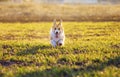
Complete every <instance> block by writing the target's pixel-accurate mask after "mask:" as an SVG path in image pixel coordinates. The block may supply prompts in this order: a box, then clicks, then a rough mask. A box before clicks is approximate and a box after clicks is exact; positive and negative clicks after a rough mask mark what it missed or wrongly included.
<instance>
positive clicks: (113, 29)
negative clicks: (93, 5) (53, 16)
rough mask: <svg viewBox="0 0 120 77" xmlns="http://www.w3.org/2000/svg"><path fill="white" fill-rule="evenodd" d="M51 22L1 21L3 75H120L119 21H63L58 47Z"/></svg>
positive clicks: (43, 76)
mask: <svg viewBox="0 0 120 77" xmlns="http://www.w3.org/2000/svg"><path fill="white" fill-rule="evenodd" d="M51 25H52V23H51V22H41V23H0V77H88V76H89V77H120V22H64V23H63V25H64V29H65V34H66V41H65V46H64V47H57V48H53V47H51V45H50V44H49V30H50V27H51Z"/></svg>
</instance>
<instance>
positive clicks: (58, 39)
mask: <svg viewBox="0 0 120 77" xmlns="http://www.w3.org/2000/svg"><path fill="white" fill-rule="evenodd" d="M64 41H65V34H64V30H63V27H62V21H60V23H59V24H56V21H54V23H53V26H52V28H51V30H50V43H51V45H52V46H53V47H56V46H63V45H64Z"/></svg>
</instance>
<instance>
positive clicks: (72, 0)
mask: <svg viewBox="0 0 120 77" xmlns="http://www.w3.org/2000/svg"><path fill="white" fill-rule="evenodd" d="M0 1H9V2H10V1H11V2H39V3H82V2H84V3H113V4H114V3H120V0H0Z"/></svg>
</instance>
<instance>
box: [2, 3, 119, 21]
mask: <svg viewBox="0 0 120 77" xmlns="http://www.w3.org/2000/svg"><path fill="white" fill-rule="evenodd" d="M11 18H12V20H11ZM54 18H61V19H63V20H64V21H120V5H119V4H118V5H69V4H65V5H63V4H61V5H57V4H54V5H52V4H34V3H28V4H27V3H26V4H0V21H2V22H31V21H35V22H38V21H52V20H53V19H54Z"/></svg>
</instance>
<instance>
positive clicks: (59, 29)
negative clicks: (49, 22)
mask: <svg viewBox="0 0 120 77" xmlns="http://www.w3.org/2000/svg"><path fill="white" fill-rule="evenodd" d="M52 31H53V32H54V33H55V35H56V36H58V35H59V34H60V33H62V32H63V27H62V20H60V21H59V23H58V24H57V23H56V20H54V22H53V27H52Z"/></svg>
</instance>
